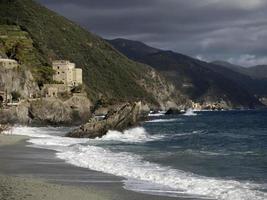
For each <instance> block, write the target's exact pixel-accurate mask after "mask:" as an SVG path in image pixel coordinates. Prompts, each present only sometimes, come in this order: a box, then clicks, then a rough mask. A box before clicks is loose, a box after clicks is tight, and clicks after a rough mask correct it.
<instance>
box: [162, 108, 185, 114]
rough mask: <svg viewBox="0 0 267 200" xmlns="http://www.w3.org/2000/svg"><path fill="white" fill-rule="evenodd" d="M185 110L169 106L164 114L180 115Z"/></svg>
mask: <svg viewBox="0 0 267 200" xmlns="http://www.w3.org/2000/svg"><path fill="white" fill-rule="evenodd" d="M183 113H185V112H183V111H181V110H179V109H177V108H170V109H169V110H167V112H166V113H165V115H180V114H183Z"/></svg>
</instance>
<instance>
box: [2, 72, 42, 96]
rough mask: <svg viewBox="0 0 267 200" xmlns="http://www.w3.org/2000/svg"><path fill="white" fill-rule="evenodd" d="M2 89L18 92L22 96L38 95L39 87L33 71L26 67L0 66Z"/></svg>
mask: <svg viewBox="0 0 267 200" xmlns="http://www.w3.org/2000/svg"><path fill="white" fill-rule="evenodd" d="M0 90H3V91H7V92H8V93H11V92H17V93H18V94H20V95H21V97H22V98H28V97H31V96H34V95H38V93H39V88H38V85H37V84H36V82H35V81H34V78H33V76H32V73H31V72H30V71H29V70H26V69H24V68H17V69H5V68H0Z"/></svg>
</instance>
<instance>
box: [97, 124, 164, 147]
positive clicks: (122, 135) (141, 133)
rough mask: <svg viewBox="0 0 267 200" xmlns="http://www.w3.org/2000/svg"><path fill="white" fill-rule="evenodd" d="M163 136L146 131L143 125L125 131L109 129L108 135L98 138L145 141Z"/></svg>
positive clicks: (131, 141) (129, 141)
mask: <svg viewBox="0 0 267 200" xmlns="http://www.w3.org/2000/svg"><path fill="white" fill-rule="evenodd" d="M163 137H164V136H162V135H150V134H148V133H147V132H146V130H145V129H144V128H143V127H137V128H133V129H129V130H126V131H124V132H119V131H109V132H108V133H107V134H106V135H104V136H103V137H102V138H98V139H97V140H102V141H119V142H128V143H143V142H149V141H154V140H160V139H162V138H163Z"/></svg>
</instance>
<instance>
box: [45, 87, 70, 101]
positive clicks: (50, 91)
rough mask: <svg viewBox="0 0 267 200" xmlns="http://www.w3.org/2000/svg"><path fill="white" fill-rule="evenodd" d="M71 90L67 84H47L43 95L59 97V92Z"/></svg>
mask: <svg viewBox="0 0 267 200" xmlns="http://www.w3.org/2000/svg"><path fill="white" fill-rule="evenodd" d="M68 92H70V87H68V86H67V85H65V84H45V85H44V87H43V89H42V93H43V94H42V96H44V97H46V98H48V97H58V94H60V93H61V94H62V93H68Z"/></svg>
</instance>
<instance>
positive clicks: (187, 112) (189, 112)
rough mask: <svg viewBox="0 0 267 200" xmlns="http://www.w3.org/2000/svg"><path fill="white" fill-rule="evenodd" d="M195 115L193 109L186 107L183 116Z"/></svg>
mask: <svg viewBox="0 0 267 200" xmlns="http://www.w3.org/2000/svg"><path fill="white" fill-rule="evenodd" d="M196 115H197V113H195V112H194V110H193V109H188V110H187V111H186V113H185V114H184V116H196Z"/></svg>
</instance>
